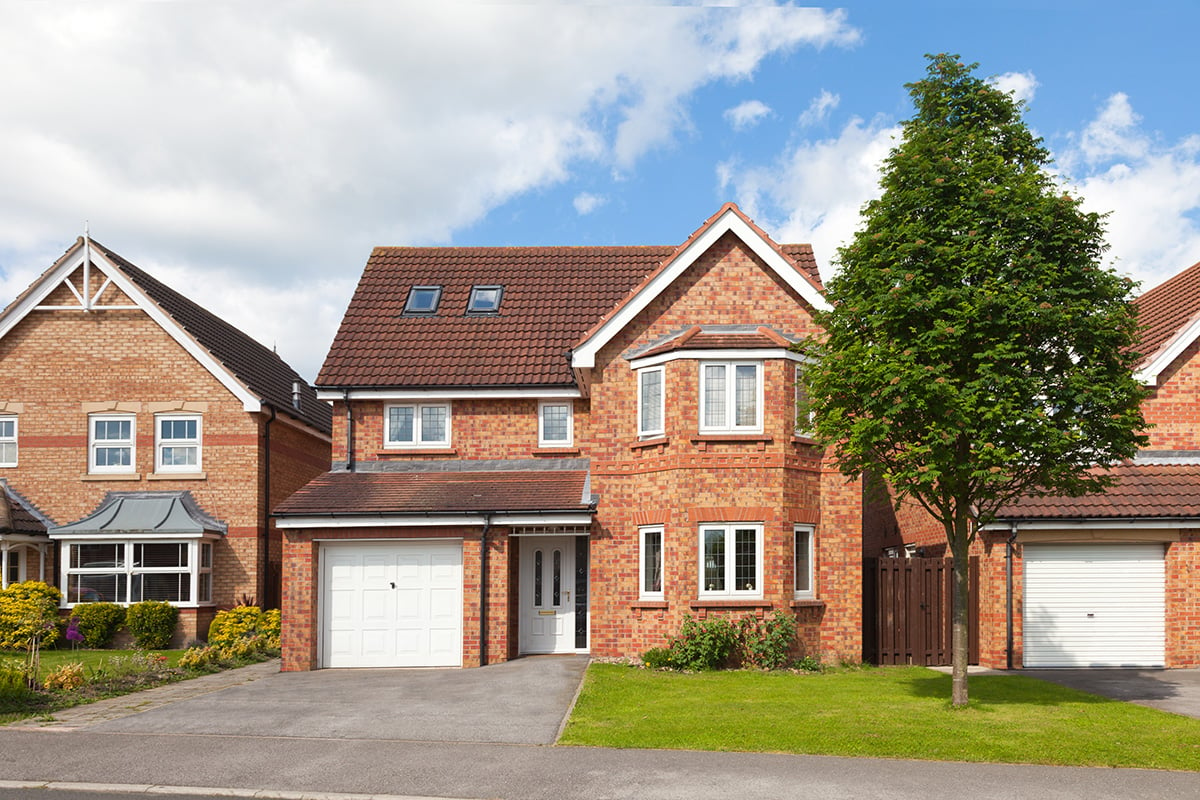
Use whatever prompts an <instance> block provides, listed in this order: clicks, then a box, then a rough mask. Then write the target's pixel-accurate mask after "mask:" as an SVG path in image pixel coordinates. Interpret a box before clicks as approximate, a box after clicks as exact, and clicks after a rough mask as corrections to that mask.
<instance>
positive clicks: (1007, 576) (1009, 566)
mask: <svg viewBox="0 0 1200 800" xmlns="http://www.w3.org/2000/svg"><path fill="white" fill-rule="evenodd" d="M1016 540H1017V523H1015V522H1010V523H1009V534H1008V542H1007V543H1006V544H1005V548H1006V550H1005V554H1004V582H1005V587H1004V592H1005V598H1004V600H1005V603H1006V610H1007V615H1008V639H1007V642H1006V645H1007V646H1006V648H1005V650H1006V654H1007V659H1008V660H1007V667H1008V669H1012V668H1013V542H1015V541H1016Z"/></svg>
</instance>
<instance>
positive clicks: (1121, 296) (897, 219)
mask: <svg viewBox="0 0 1200 800" xmlns="http://www.w3.org/2000/svg"><path fill="white" fill-rule="evenodd" d="M927 58H928V59H929V64H928V72H927V75H926V77H925V79H924V80H921V81H918V82H916V83H912V84H908V85H907V87H906V88H908V89H909V92H910V94H911V95H912V98H913V101H914V104H915V106H916V115H915V116H914V117H913V118H912V119H910V120H908V121H907V122H905V123H904V124H903V131H902V138H901V141H900V143H899V144H898V145H897V146H896V147H895V148H894V149H893V150H892V151H891V153H890V154H889V155H888V157H887V159H886V161H885V162H884V165H883V171H882V177H881V181H880V185H881V187H882V189H883V194H882V196H881V197H880V198H879V199H877V200H874V201H871V202H870V203H868V204H867V205H866V206H865V208H864V210H863V216H862V223H861V228H860V229H859V230H858V231H857V232H856V234H855V235H854V238H853V239H852V240H851V242H850V244H848V245H847V246H846V247H843V248H841V249H840V250H839V251H838V257H837V259H836V260H837V262H838V263H839V264H840V271H839V272H838V274H837V275H836V277H834V278H833V279H832V280H831V281H830V282H829V285H828V291H827V297H828V299H829V301H830V302H831V304H832V310H831V311H828V312H825V313H824V314H821V315H820V318H819V321H820V322H821V323H822V324H823V325H824V328H825V331H826V334H825V337H824V339H823V341H822V342H820V343H818V344H816V345H814V346H811V347H810V350H811V351H812V352H811V354H812V355H813V356H814V358H813V360H812V363H811V364H810V366H809V367H808V368H807V369H806V370H805V373H804V383H805V389H806V391H807V394H808V397H809V398H810V399H809V403H810V407H811V410H812V411H814V412H815V416H816V434H817V436H818V437H819V438H820V439H821V440H822V441H823V442H824V443H825V444H826V446H827V447H830V448H832V454H833V457H834V459H835V460H836V462H837V463H838V466H839V469H840V470H841V471H842V472H843V473H844V474H847V475H852V476H856V475H861V474H863V473H877V474H879V475H880V476H881V477H883V478H884V479H885V480H886V481H887V482H888V484H889V485H890V486H891V487H892V490H893V492H894V493H895V498H896V502H897V503H899V502H901V501H902V500H904V499H906V498H909V499H912V500H915V501H916V502H918V503H919V504H920V505H921V506H923V507H924V508H925V509H926V510H927V511H928V512H929V513H930V514H931V515H932V516H933V517H934V518H935V519H936V520H937V521H938V522H940V523H941V524H942V526H943V527H944V529H945V534H946V539H947V542H948V544H949V548H950V552H951V554H952V555H953V557H954V594H953V598H954V599H953V603H952V623H953V673H952V674H953V691H952V703H953V704H954V705H956V706H959V705H964V704H966V702H967V699H968V694H967V659H968V657H969V656H968V636H967V633H968V631H967V625H968V618H967V608H968V602H967V601H968V598H967V592H968V582H967V563H968V553H969V549H970V546H971V543H972V542H973V541H974V539H975V536H976V533H977V531H978V530H979V528H980V526H982V525H985V524H987V523H988V522H989V521H991V520H993V519H994V518H995V514H996V512H997V510H998V509H999V508H1000V507H1001V506H1002V505H1003V504H1004V503H1005V502H1007V501H1009V500H1011V499H1013V498H1014V497H1017V496H1019V495H1046V494H1055V495H1072V496H1077V495H1081V494H1085V493H1088V492H1095V491H1099V490H1102V489H1103V488H1104V487H1105V486H1107V485H1110V483H1111V480H1110V478H1109V477H1108V476H1107V475H1106V474H1105V472H1104V470H1102V469H1092V468H1093V467H1095V466H1096V465H1101V466H1103V465H1107V464H1112V463H1115V462H1117V461H1119V460H1122V459H1126V458H1130V457H1132V456H1133V454H1134V453H1135V452H1136V451H1137V449H1138V447H1139V446H1142V445H1144V444H1145V437H1144V436H1142V435H1141V434H1140V433H1139V432H1140V431H1141V430H1142V429H1143V428H1144V427H1145V421H1144V419H1143V417H1142V414H1141V410H1140V403H1141V400H1142V398H1143V396H1144V390H1143V389H1142V387H1141V386H1140V384H1138V382H1137V381H1136V380H1135V378H1134V377H1133V368H1134V366H1135V364H1136V363H1137V361H1138V360H1139V359H1138V356H1137V354H1136V353H1135V352H1134V350H1133V348H1134V343H1135V338H1136V332H1137V322H1136V317H1135V312H1134V310H1133V308H1132V305H1131V304H1130V303H1129V299H1130V297H1129V295H1130V292H1131V291H1132V289H1133V286H1134V285H1133V283H1132V282H1131V281H1129V280H1127V279H1125V278H1121V277H1119V276H1117V275H1116V274H1115V273H1113V272H1112V271H1111V270H1109V269H1106V268H1104V267H1102V266H1101V264H1100V259H1101V256H1102V254H1103V252H1104V251H1105V249H1106V245H1105V243H1104V236H1103V218H1102V217H1101V216H1100V215H1098V214H1094V213H1087V212H1084V211H1083V210H1082V209H1081V208H1080V205H1079V201H1078V200H1077V199H1075V198H1072V197H1070V196H1069V195H1068V194H1066V193H1065V192H1064V191H1063V190H1062V189H1061V188H1059V187H1058V186H1057V185H1056V183H1055V180H1054V178H1053V177H1052V176H1051V175H1050V173H1049V172H1048V169H1047V168H1048V165H1049V163H1050V157H1049V153H1048V152H1047V151H1046V150H1045V149H1044V148H1043V147H1042V144H1041V140H1040V139H1038V138H1036V137H1034V136H1033V135H1032V134H1031V133H1030V131H1029V129H1028V128H1027V127H1026V126H1025V124H1024V122H1023V120H1022V118H1021V108H1022V104H1021V103H1018V102H1016V101H1014V100H1013V98H1012V96H1011V95H1009V94H1007V93H1004V92H1002V91H1000V90H999V89H997V88H995V87H994V86H991V85H989V84H988V83H987V82H985V81H983V80H981V79H980V78H977V77H975V76H974V74H973V72H974V70H975V68H976V66H977V65H974V64H972V65H964V64H962V63H961V62H960V61H959V59H958V57H957V56H954V55H945V54H943V55H937V56H927Z"/></svg>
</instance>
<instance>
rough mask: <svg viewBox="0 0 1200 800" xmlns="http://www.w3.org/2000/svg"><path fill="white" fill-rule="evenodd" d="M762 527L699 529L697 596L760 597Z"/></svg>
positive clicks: (734, 525)
mask: <svg viewBox="0 0 1200 800" xmlns="http://www.w3.org/2000/svg"><path fill="white" fill-rule="evenodd" d="M762 539H763V526H762V525H759V524H756V523H745V522H731V523H721V524H714V525H701V526H700V548H699V549H700V596H701V597H762V549H763V548H762Z"/></svg>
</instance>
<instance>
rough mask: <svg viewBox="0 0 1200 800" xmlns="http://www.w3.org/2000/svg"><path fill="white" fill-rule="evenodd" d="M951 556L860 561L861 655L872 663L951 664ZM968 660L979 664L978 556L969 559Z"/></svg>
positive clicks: (952, 572) (952, 575)
mask: <svg viewBox="0 0 1200 800" xmlns="http://www.w3.org/2000/svg"><path fill="white" fill-rule="evenodd" d="M953 565H954V560H953V559H950V558H869V559H866V560H865V561H864V562H863V659H864V660H865V661H868V662H870V663H873V664H916V665H920V666H926V667H936V666H944V665H948V664H950V662H951V658H952V650H951V641H952V634H951V625H950V609H951V605H950V602H951V601H950V598H951V592H952V591H953V577H954V567H953ZM970 586H971V589H970V609H969V615H970V620H971V623H970V649H971V657H970V661H969V663H971V664H978V663H979V558H978V557H974V556H973V557H972V558H971V560H970Z"/></svg>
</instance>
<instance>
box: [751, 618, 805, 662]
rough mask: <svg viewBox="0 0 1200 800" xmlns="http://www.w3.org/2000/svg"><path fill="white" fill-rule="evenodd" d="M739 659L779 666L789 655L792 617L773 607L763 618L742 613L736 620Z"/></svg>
mask: <svg viewBox="0 0 1200 800" xmlns="http://www.w3.org/2000/svg"><path fill="white" fill-rule="evenodd" d="M738 636H739V638H740V640H741V645H742V646H741V656H742V663H743V664H746V665H747V666H751V667H758V668H760V669H779V668H780V667H782V666H784V665H785V664H787V663H788V661H790V660H791V658H792V649H793V648H794V647H795V645H796V618H795V617H794V616H792V615H791V614H785V613H783V612H782V611H776V612H775V613H774V614H772V615H771V616H770V617H768V618H766V619H758V618H757V617H751V616H747V617H743V618H742V620H741V622H739V623H738Z"/></svg>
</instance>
